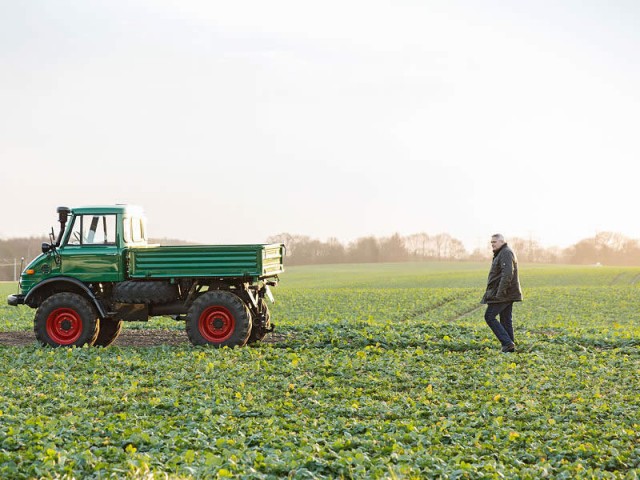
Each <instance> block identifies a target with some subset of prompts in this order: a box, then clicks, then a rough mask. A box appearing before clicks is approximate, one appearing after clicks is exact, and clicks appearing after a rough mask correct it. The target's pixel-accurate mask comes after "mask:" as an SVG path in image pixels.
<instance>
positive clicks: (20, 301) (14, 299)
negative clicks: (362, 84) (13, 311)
mask: <svg viewBox="0 0 640 480" xmlns="http://www.w3.org/2000/svg"><path fill="white" fill-rule="evenodd" d="M7 303H8V304H9V305H11V306H12V307H15V306H18V305H24V295H9V296H8V297H7Z"/></svg>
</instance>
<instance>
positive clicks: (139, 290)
mask: <svg viewBox="0 0 640 480" xmlns="http://www.w3.org/2000/svg"><path fill="white" fill-rule="evenodd" d="M177 298H178V286H177V285H172V284H170V283H168V282H148V281H139V282H136V281H131V280H127V281H125V282H120V283H116V284H115V285H114V287H113V301H114V302H116V303H146V304H162V303H169V302H172V301H174V300H176V299H177Z"/></svg>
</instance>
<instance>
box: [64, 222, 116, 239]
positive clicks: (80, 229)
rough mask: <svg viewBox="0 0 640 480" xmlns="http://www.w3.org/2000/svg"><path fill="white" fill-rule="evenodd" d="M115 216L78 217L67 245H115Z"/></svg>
mask: <svg viewBox="0 0 640 480" xmlns="http://www.w3.org/2000/svg"><path fill="white" fill-rule="evenodd" d="M115 243H116V216H115V215H78V216H77V217H76V218H75V219H74V221H73V229H72V230H71V236H70V237H69V240H68V242H67V244H68V245H115Z"/></svg>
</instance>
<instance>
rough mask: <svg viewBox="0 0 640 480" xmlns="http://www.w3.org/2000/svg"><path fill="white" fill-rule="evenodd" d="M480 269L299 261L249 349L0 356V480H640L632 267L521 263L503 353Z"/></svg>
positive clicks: (15, 350)
mask: <svg viewBox="0 0 640 480" xmlns="http://www.w3.org/2000/svg"><path fill="white" fill-rule="evenodd" d="M488 267H489V265H488V264H469V263H435V264H434V263H422V264H386V265H384V264H383V265H340V266H328V265H324V266H318V267H295V268H289V269H287V272H286V273H285V274H284V275H283V276H282V281H281V284H280V286H279V287H277V288H276V289H274V295H275V296H276V302H277V303H276V304H275V305H273V306H272V316H273V320H274V322H275V323H276V325H277V330H276V331H277V332H278V337H277V341H275V342H272V343H264V344H259V345H258V346H257V347H245V348H239V349H234V350H229V349H222V350H216V349H209V348H202V347H198V348H194V347H191V346H189V345H184V346H178V347H176V346H173V347H172V346H154V347H116V346H114V347H109V348H107V349H100V348H81V349H44V348H40V347H38V346H37V345H36V344H35V339H34V342H33V344H32V345H28V346H21V347H9V346H0V361H1V362H2V366H3V376H2V379H1V380H0V478H32V477H45V478H50V477H56V478H60V477H66V478H122V477H131V478H167V477H169V478H216V477H241V478H282V477H288V476H289V477H292V478H340V477H344V478H381V477H382V478H432V477H445V478H531V479H534V478H536V479H537V478H542V477H550V478H576V477H581V478H638V476H639V474H640V391H639V386H640V380H639V379H640V268H609V267H564V266H563V267H557V266H527V265H524V266H521V270H522V273H521V283H522V286H523V291H524V295H525V301H524V302H523V303H521V304H517V305H516V306H515V307H514V322H515V335H516V342H517V343H518V350H519V351H518V353H516V354H507V355H504V354H501V353H499V344H498V342H497V341H496V340H495V338H493V336H492V334H491V331H490V330H489V328H488V327H487V326H486V324H485V323H484V319H483V313H484V310H483V308H482V307H481V306H480V305H479V304H478V302H479V299H480V298H481V296H482V293H483V285H484V282H485V280H486V274H487V271H488ZM13 291H15V285H13V284H0V293H1V294H2V299H4V297H5V296H6V294H8V293H11V292H13ZM33 313H34V312H33V310H30V309H28V308H26V307H21V308H14V307H8V306H5V305H4V303H3V304H2V306H0V332H12V331H28V330H31V329H32V318H33ZM127 328H151V329H153V328H162V329H175V330H176V333H179V332H178V331H177V330H179V329H181V328H182V324H180V323H176V322H175V321H173V320H168V319H162V320H152V321H151V322H149V323H148V324H133V325H128V326H127Z"/></svg>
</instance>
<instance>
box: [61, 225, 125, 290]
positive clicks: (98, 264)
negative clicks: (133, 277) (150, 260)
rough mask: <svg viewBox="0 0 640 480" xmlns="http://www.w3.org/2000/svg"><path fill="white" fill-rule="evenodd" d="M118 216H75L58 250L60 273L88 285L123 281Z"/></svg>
mask: <svg viewBox="0 0 640 480" xmlns="http://www.w3.org/2000/svg"><path fill="white" fill-rule="evenodd" d="M116 228H117V217H116V215H115V214H89V215H76V216H75V217H74V219H73V225H72V226H71V231H70V233H69V235H68V237H67V238H66V243H65V244H64V245H63V246H62V248H60V249H59V252H60V260H61V265H60V273H61V274H62V275H68V276H70V277H74V278H77V279H78V280H81V281H83V282H86V283H90V282H117V281H120V280H122V278H121V277H122V252H121V250H120V248H119V247H118V244H117V242H116V238H117V237H116Z"/></svg>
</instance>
